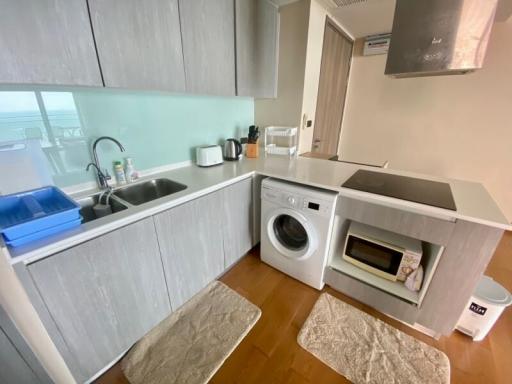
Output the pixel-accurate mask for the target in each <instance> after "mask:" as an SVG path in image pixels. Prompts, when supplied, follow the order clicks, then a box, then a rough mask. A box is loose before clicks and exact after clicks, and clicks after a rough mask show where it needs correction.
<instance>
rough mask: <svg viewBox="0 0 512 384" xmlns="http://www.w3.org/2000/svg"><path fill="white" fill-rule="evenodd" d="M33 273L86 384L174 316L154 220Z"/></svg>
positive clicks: (39, 265) (41, 264)
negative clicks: (134, 344) (147, 333)
mask: <svg viewBox="0 0 512 384" xmlns="http://www.w3.org/2000/svg"><path fill="white" fill-rule="evenodd" d="M28 271H29V273H30V275H31V276H32V279H33V280H34V282H35V284H36V286H37V289H38V291H39V292H40V295H41V297H42V299H43V301H44V303H45V305H46V307H47V308H48V311H49V312H50V314H51V316H52V318H53V320H54V321H55V323H56V325H57V327H58V329H59V331H60V333H61V334H62V337H63V339H64V341H65V343H66V345H67V347H68V348H69V351H70V353H69V354H64V353H63V357H64V359H66V360H69V359H74V361H71V364H68V366H70V367H77V370H78V371H76V370H75V371H74V372H72V373H73V375H74V377H75V379H76V380H77V381H78V382H84V381H86V380H89V379H90V378H91V377H92V376H94V375H95V374H96V373H97V372H98V371H100V370H101V369H103V368H104V367H105V366H106V365H107V364H109V363H110V362H112V361H113V360H114V359H115V358H117V357H118V356H119V355H120V354H121V353H123V352H124V351H126V350H127V349H128V348H130V346H131V345H132V344H133V343H135V342H136V341H137V340H139V339H140V338H141V337H142V336H144V334H145V333H146V332H148V331H149V330H150V329H151V328H153V327H154V326H155V325H157V324H158V323H159V322H160V321H161V320H163V319H164V318H165V317H166V316H167V315H169V314H170V313H171V308H170V303H169V295H168V292H167V287H166V283H165V278H164V272H163V268H162V261H161V258H160V252H159V249H158V242H157V238H156V233H155V227H154V223H153V219H152V218H147V219H144V220H142V221H139V222H136V223H134V224H130V225H128V226H126V227H123V228H121V229H118V230H115V231H113V232H110V233H108V234H106V235H103V236H100V237H98V238H95V239H93V240H90V241H87V242H85V243H83V244H80V245H77V246H76V247H73V248H70V249H67V250H65V251H63V252H60V253H58V254H56V255H53V256H50V257H47V258H45V259H43V260H40V261H36V262H35V263H33V264H29V266H28Z"/></svg>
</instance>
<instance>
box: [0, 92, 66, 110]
mask: <svg viewBox="0 0 512 384" xmlns="http://www.w3.org/2000/svg"><path fill="white" fill-rule="evenodd" d="M41 94H42V96H43V100H44V103H45V106H46V109H47V110H49V111H52V110H74V109H75V102H74V99H73V94H72V93H71V92H42V93H41ZM25 111H30V112H34V111H36V112H37V111H39V108H38V106H37V100H36V96H35V94H34V92H25V91H23V92H22V91H15V92H0V113H9V112H25Z"/></svg>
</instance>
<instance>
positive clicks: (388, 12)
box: [270, 0, 512, 38]
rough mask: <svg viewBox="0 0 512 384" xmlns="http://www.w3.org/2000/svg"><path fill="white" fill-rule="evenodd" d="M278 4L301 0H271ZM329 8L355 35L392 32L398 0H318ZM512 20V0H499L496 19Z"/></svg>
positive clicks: (362, 35) (347, 29) (349, 31)
mask: <svg viewBox="0 0 512 384" xmlns="http://www.w3.org/2000/svg"><path fill="white" fill-rule="evenodd" d="M270 1H271V2H272V3H274V4H275V5H277V6H283V5H287V4H290V3H294V2H296V1H299V0H270ZM317 1H319V2H321V3H322V4H324V5H325V6H326V7H328V8H329V11H330V12H331V14H332V16H333V17H334V18H335V19H336V20H337V21H338V22H339V23H340V24H342V25H343V26H344V27H345V29H346V31H347V32H348V33H350V34H351V35H352V36H353V37H355V38H357V37H364V36H368V35H374V34H377V33H386V32H391V27H392V25H393V14H394V12H395V4H396V0H366V1H362V2H355V3H354V4H351V5H348V6H344V7H339V8H334V7H332V5H334V0H317ZM507 20H508V21H512V0H499V3H498V10H497V12H496V21H507Z"/></svg>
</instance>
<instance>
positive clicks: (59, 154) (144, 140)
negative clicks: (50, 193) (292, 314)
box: [0, 89, 254, 187]
mask: <svg viewBox="0 0 512 384" xmlns="http://www.w3.org/2000/svg"><path fill="white" fill-rule="evenodd" d="M23 92H24V93H25V94H27V93H29V95H24V96H28V97H29V98H30V96H31V95H30V93H31V90H29V91H25V90H24V91H23ZM38 92H39V93H40V95H42V97H41V96H40V99H42V100H43V102H44V105H45V106H46V109H47V110H48V111H47V115H48V120H47V122H46V127H45V124H44V123H43V122H44V118H42V119H41V121H37V122H36V120H37V119H35V118H34V117H33V116H32V115H34V116H35V115H38V116H39V113H38V112H39V111H37V112H33V111H32V112H30V113H28V112H26V111H25V110H23V111H21V112H20V111H17V112H16V113H17V115H13V113H10V114H9V113H8V112H9V110H8V108H7V111H6V110H5V109H4V110H0V144H2V141H4V142H5V141H6V140H7V138H8V139H9V140H14V139H15V140H24V139H25V140H26V139H30V138H32V139H33V138H37V139H39V140H40V141H41V145H42V149H43V151H44V153H45V155H46V156H47V157H48V160H49V166H50V168H51V174H52V177H53V179H54V182H55V184H56V185H58V186H61V187H67V186H71V185H76V184H80V183H84V182H88V181H91V180H94V174H93V172H92V171H91V172H89V173H87V172H85V167H86V165H87V163H89V162H90V161H92V157H91V144H92V142H93V141H94V140H95V139H96V138H98V137H100V136H112V137H114V138H116V139H118V140H119V141H120V142H121V143H122V144H123V145H124V147H125V148H126V152H124V153H121V152H119V149H118V148H117V146H115V145H113V144H112V143H110V142H102V143H101V144H100V145H99V146H98V156H99V158H100V162H101V165H102V166H103V167H104V168H108V170H109V172H110V173H111V174H112V162H113V161H114V160H123V159H124V157H127V156H130V157H132V158H133V161H134V164H135V167H136V168H137V169H138V170H144V169H149V168H154V167H158V166H162V165H167V164H172V163H178V162H183V161H187V160H194V158H195V147H196V146H198V145H204V144H221V143H222V142H223V141H224V140H225V139H227V138H230V137H237V138H239V137H241V136H246V135H247V131H248V127H249V125H251V124H253V123H254V100H253V99H252V98H240V97H236V98H235V97H230V98H228V97H210V96H195V95H177V94H169V93H160V92H132V91H114V90H86V89H85V90H84V89H79V90H74V89H73V90H72V91H69V90H66V91H65V92H64V93H67V96H68V98H69V100H68V101H67V102H62V101H61V100H60V98H62V97H63V96H65V95H64V93H62V94H60V93H59V92H54V91H52V92H45V91H42V90H38ZM0 93H2V94H4V98H6V99H9V100H13V97H12V96H13V95H14V96H16V92H12V91H10V92H8V93H9V95H6V92H1V90H0ZM18 94H19V95H21V93H20V92H18ZM0 97H1V95H0ZM54 99H55V100H54ZM34 100H35V98H34ZM1 101H2V100H1V98H0V102H1ZM73 101H74V103H73ZM73 104H74V107H75V111H70V110H71V109H72V108H73ZM4 105H5V103H4ZM14 107H16V105H14ZM19 108H21V107H19ZM24 108H25V109H29V108H28V107H24ZM22 109H23V108H22ZM2 113H3V115H2ZM31 114H32V115H31ZM19 115H23V116H25V115H30V116H31V117H30V119H32V120H30V121H31V123H30V124H31V125H27V124H28V123H27V121H29V120H27V119H29V118H28V117H24V118H25V120H20V117H19ZM2 116H4V117H5V118H4V119H3V120H2ZM13 116H15V117H14V120H16V121H18V125H17V126H14V125H12V121H13ZM20 121H21V122H20ZM6 122H7V123H6ZM4 123H5V124H4ZM48 126H50V127H51V128H50V129H48V128H47V127H48ZM77 126H78V127H77ZM14 128H16V129H14ZM48 131H50V134H48ZM2 138H3V139H2Z"/></svg>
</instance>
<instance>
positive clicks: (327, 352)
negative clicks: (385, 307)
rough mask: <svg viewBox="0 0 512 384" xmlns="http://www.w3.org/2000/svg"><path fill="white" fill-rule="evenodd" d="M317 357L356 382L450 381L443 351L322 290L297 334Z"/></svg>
mask: <svg viewBox="0 0 512 384" xmlns="http://www.w3.org/2000/svg"><path fill="white" fill-rule="evenodd" d="M297 339H298V340H297V341H298V342H299V344H300V345H301V346H302V347H303V348H304V349H306V350H307V351H308V352H310V353H312V354H313V355H314V356H315V357H317V358H318V359H319V360H321V361H322V362H324V363H325V364H327V365H328V366H329V367H331V368H332V369H334V370H335V371H336V372H338V373H339V374H341V375H343V376H345V377H346V378H347V379H348V380H350V381H352V382H353V383H356V384H361V383H375V384H386V383H389V384H391V383H393V384H398V383H400V384H405V383H418V384H419V383H425V384H426V383H428V384H435V383H443V384H445V383H449V382H450V361H449V360H448V357H447V356H446V355H445V354H444V353H443V352H441V351H439V350H437V349H435V348H433V347H430V346H429V345H427V344H425V343H423V342H421V341H419V340H416V339H415V338H413V337H411V336H409V335H406V334H405V333H403V332H401V331H399V330H398V329H396V328H393V327H391V326H390V325H388V324H386V323H384V322H382V321H380V320H378V319H376V318H374V317H372V316H370V315H368V314H366V313H364V312H362V311H360V310H358V309H356V308H354V307H352V306H351V305H348V304H346V303H344V302H342V301H340V300H338V299H336V298H335V297H333V296H331V295H329V294H327V293H324V294H322V295H321V296H320V298H319V299H318V301H317V302H316V304H315V306H314V307H313V310H312V311H311V313H310V315H309V317H308V319H307V320H306V322H305V323H304V325H303V326H302V329H301V331H300V333H299V336H298V338H297Z"/></svg>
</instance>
